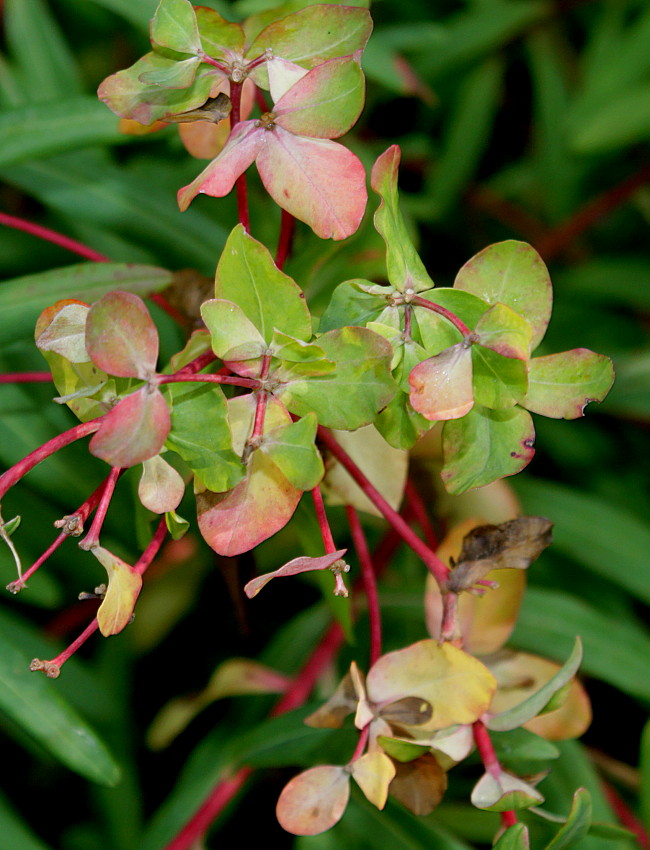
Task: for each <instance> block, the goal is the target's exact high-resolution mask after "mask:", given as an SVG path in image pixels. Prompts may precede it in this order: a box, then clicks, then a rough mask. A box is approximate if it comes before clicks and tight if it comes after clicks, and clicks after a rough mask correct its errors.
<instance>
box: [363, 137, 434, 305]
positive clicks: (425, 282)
mask: <svg viewBox="0 0 650 850" xmlns="http://www.w3.org/2000/svg"><path fill="white" fill-rule="evenodd" d="M400 157H401V152H400V149H399V147H398V146H397V145H393V146H392V147H390V148H388V150H387V151H385V153H383V154H382V155H381V156H380V157H379V159H378V160H377V161H376V162H375V164H374V166H373V169H372V175H371V178H370V183H371V186H372V188H373V189H374V191H375V192H376V193H377V194H378V195H379V196H380V198H381V203H380V204H379V207H378V209H377V212H376V213H375V228H376V229H377V231H378V232H379V233H380V234H381V236H382V237H383V239H384V242H385V243H386V271H387V274H388V280H389V281H390V282H391V284H392V285H393V286H394V287H395V289H397V290H399V291H400V292H405V291H407V290H409V291H412V292H422V291H424V290H426V289H431V288H432V287H433V281H432V280H431V278H430V277H429V275H428V274H427V271H426V269H425V268H424V264H423V263H422V260H421V259H420V257H419V256H418V254H417V252H416V250H415V248H414V246H413V243H412V242H411V238H410V236H409V233H408V231H407V229H406V223H405V222H404V219H403V217H402V214H401V212H400V209H399V194H398V190H397V172H398V168H399V163H400Z"/></svg>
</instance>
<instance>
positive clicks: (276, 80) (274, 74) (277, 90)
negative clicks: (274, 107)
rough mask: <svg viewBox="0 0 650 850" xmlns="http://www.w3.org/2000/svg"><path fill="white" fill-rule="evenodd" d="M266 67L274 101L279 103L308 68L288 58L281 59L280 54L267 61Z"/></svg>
mask: <svg viewBox="0 0 650 850" xmlns="http://www.w3.org/2000/svg"><path fill="white" fill-rule="evenodd" d="M266 67H267V70H268V74H269V86H270V88H271V97H272V98H273V103H277V102H278V101H279V100H280V98H281V97H282V96H283V95H284V94H286V93H287V92H288V91H289V89H290V88H291V87H292V86H294V85H295V84H296V83H297V82H298V80H301V79H302V78H303V77H304V76H305V74H306V73H307V68H303V67H301V66H300V65H296V63H295V62H289V60H288V59H281V58H280V57H279V56H272V57H271V59H270V61H268V62H267V63H266Z"/></svg>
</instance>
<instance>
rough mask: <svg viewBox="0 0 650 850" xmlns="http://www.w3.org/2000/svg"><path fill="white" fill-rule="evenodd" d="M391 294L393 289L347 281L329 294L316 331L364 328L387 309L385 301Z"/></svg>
mask: <svg viewBox="0 0 650 850" xmlns="http://www.w3.org/2000/svg"><path fill="white" fill-rule="evenodd" d="M368 289H370V290H371V291H368ZM394 291H395V290H394V289H392V287H389V286H376V285H374V284H373V283H371V282H370V281H369V280H346V281H345V282H344V283H341V284H339V286H337V287H336V289H335V290H334V292H333V293H332V297H331V299H330V302H329V304H328V306H327V309H326V310H325V312H324V313H323V315H322V316H321V320H320V323H319V325H318V329H319V330H320V332H321V333H326V332H327V331H332V330H335V329H336V328H345V327H348V326H349V325H358V326H360V327H365V325H366V324H367V323H368V322H372V321H374V320H375V319H377V318H379V316H380V314H381V313H382V312H383V311H384V310H385V309H386V306H387V300H386V299H387V298H388V297H390V295H391V294H392V293H393V292H394Z"/></svg>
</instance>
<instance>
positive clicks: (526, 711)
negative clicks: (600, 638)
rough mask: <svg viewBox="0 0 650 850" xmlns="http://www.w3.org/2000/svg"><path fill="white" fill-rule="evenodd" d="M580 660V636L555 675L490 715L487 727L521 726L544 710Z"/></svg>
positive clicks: (573, 671) (568, 680) (575, 671)
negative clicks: (535, 689) (533, 691)
mask: <svg viewBox="0 0 650 850" xmlns="http://www.w3.org/2000/svg"><path fill="white" fill-rule="evenodd" d="M581 661H582V642H581V641H580V638H576V642H575V646H574V647H573V652H572V653H571V655H570V656H569V657H568V658H567V660H566V661H565V663H564V664H563V666H562V668H561V669H560V670H558V672H557V673H556V674H555V676H553V678H552V679H549V681H548V682H547V683H546V684H545V685H544V686H543V687H542V688H540V689H539V690H538V691H537V692H536V693H534V694H532V696H530V697H528V699H526V700H524V701H523V702H521V703H519V705H516V706H514V707H513V708H510V709H508V710H507V711H503V712H501V713H500V714H494V715H492V716H491V717H490V718H489V719H488V721H487V726H488V728H489V729H494V730H495V731H498V732H505V731H507V730H508V729H516V728H518V727H519V726H523V725H524V723H527V722H528V721H529V720H532V719H533V717H537V715H538V714H540V713H541V712H543V711H544V708H545V707H546V706H547V705H548V703H549V702H550V701H551V699H552V697H553V695H554V694H556V693H557V692H558V691H559V690H561V689H562V688H563V687H564V686H565V685H566V684H568V683H569V682H570V681H571V679H572V678H573V677H574V676H575V674H576V673H577V672H578V668H579V667H580V662H581Z"/></svg>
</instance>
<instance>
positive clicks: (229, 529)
mask: <svg viewBox="0 0 650 850" xmlns="http://www.w3.org/2000/svg"><path fill="white" fill-rule="evenodd" d="M301 496H302V490H299V489H298V488H297V487H293V486H292V485H291V484H290V483H289V481H287V479H286V478H285V477H284V475H282V473H281V472H280V470H279V469H278V467H277V466H276V465H275V464H274V463H273V462H272V461H271V460H270V459H269V458H268V457H267V456H266V455H265V454H264V453H263V452H261V451H256V452H253V455H252V457H251V460H250V461H249V465H248V471H247V475H246V478H244V480H243V481H240V483H239V484H237V486H236V487H234V488H233V489H232V490H230V491H229V492H228V493H212V492H210V491H209V490H206V491H205V492H203V493H199V494H197V497H196V504H197V511H198V519H199V529H200V531H201V534H202V535H203V537H204V539H205V541H206V542H207V543H208V545H209V546H211V547H212V548H213V549H214V551H215V552H217V553H218V554H219V555H228V556H232V555H240V554H241V553H242V552H248V551H249V549H253V548H254V547H255V546H257V544H258V543H261V542H262V541H263V540H267V539H268V538H269V537H271V536H272V535H273V534H275V533H276V531H279V530H280V529H281V528H284V526H285V525H286V524H287V523H288V522H289V520H290V519H291V517H292V516H293V512H294V511H295V509H296V507H297V505H298V502H299V501H300V497H301Z"/></svg>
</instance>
